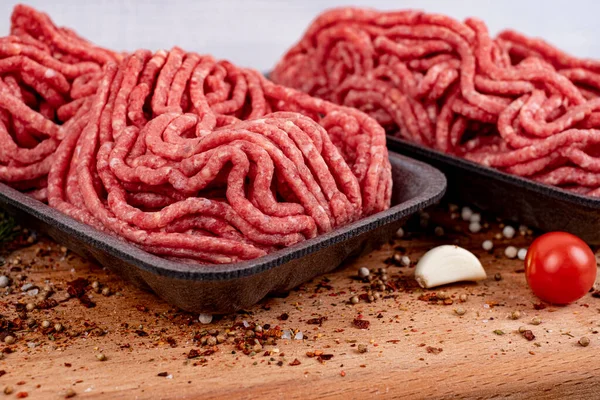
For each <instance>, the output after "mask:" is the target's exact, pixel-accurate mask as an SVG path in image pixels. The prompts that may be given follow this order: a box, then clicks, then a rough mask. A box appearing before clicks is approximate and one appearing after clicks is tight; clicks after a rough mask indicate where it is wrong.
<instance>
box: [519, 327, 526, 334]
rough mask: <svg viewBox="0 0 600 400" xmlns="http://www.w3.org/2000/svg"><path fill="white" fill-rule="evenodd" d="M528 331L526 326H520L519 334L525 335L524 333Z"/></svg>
mask: <svg viewBox="0 0 600 400" xmlns="http://www.w3.org/2000/svg"><path fill="white" fill-rule="evenodd" d="M526 330H527V327H526V326H523V325H522V326H520V327H519V333H523V332H525V331H526Z"/></svg>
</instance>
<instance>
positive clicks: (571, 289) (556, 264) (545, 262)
mask: <svg viewBox="0 0 600 400" xmlns="http://www.w3.org/2000/svg"><path fill="white" fill-rule="evenodd" d="M596 270H597V267H596V258H595V257H594V253H593V252H592V250H591V249H590V248H589V246H588V245H587V244H586V243H585V242H584V241H583V240H581V239H579V238H578V237H577V236H574V235H571V234H570V233H566V232H550V233H546V234H544V235H542V236H540V237H539V238H537V239H536V240H535V241H534V242H533V243H532V244H531V246H530V247H529V250H528V251H527V257H525V274H526V276H527V283H528V284H529V287H530V288H531V290H533V293H534V294H535V295H536V296H537V297H539V298H540V299H542V300H544V301H547V302H549V303H554V304H568V303H571V302H573V301H576V300H579V299H580V298H581V297H583V296H584V295H585V294H586V293H587V292H588V291H589V290H590V289H591V288H592V286H594V282H595V281H596V272H597V271H596Z"/></svg>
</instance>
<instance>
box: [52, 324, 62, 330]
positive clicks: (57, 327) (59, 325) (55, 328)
mask: <svg viewBox="0 0 600 400" xmlns="http://www.w3.org/2000/svg"><path fill="white" fill-rule="evenodd" d="M54 330H55V331H56V332H60V331H62V330H63V326H62V324H58V323H57V324H54Z"/></svg>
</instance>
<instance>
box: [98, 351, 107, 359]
mask: <svg viewBox="0 0 600 400" xmlns="http://www.w3.org/2000/svg"><path fill="white" fill-rule="evenodd" d="M96 359H97V360H98V361H106V360H107V358H106V356H105V355H104V353H98V354H96Z"/></svg>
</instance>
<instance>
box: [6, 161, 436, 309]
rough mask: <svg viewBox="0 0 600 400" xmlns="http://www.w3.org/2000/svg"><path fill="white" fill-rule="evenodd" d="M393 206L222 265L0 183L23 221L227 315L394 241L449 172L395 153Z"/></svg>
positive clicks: (192, 305)
mask: <svg viewBox="0 0 600 400" xmlns="http://www.w3.org/2000/svg"><path fill="white" fill-rule="evenodd" d="M390 162H391V164H392V176H393V181H394V190H393V197H392V207H391V208H390V209H388V210H386V211H383V212H380V213H378V214H375V215H372V216H370V217H367V218H363V219H361V220H359V221H356V222H354V223H352V224H349V225H346V226H343V227H340V228H338V229H336V230H334V231H332V232H330V233H328V234H325V235H321V236H318V237H316V238H313V239H310V240H306V241H304V242H302V243H299V244H297V245H294V246H291V247H289V248H286V249H283V250H280V251H277V252H274V253H271V254H268V255H266V256H264V257H261V258H258V259H255V260H250V261H245V262H239V263H232V264H224V265H190V264H185V263H178V262H174V261H169V260H165V259H162V258H159V257H157V256H154V255H152V254H149V253H147V252H145V251H143V250H140V249H138V248H137V247H135V246H133V245H131V244H128V243H126V242H124V241H122V240H120V239H118V238H116V237H114V236H110V235H107V234H105V233H102V232H100V231H98V230H96V229H94V228H92V227H89V226H87V225H84V224H82V223H80V222H77V221H75V220H74V219H72V218H70V217H68V216H66V215H64V214H62V213H60V212H59V211H56V210H54V209H52V208H50V207H48V206H47V205H45V204H43V203H41V202H39V201H37V200H34V199H31V198H29V197H27V196H25V195H24V194H22V193H20V192H18V191H16V190H14V189H12V188H9V187H8V186H6V185H3V184H0V207H2V208H4V209H5V210H6V211H8V212H9V213H11V214H13V215H15V216H16V218H18V221H19V223H21V224H22V225H25V226H29V227H32V228H34V229H36V230H38V231H40V232H43V233H46V234H47V235H49V236H50V237H52V238H53V239H54V240H56V241H57V242H59V243H62V244H64V245H65V246H67V247H68V248H69V249H71V250H72V251H74V252H76V253H78V254H80V255H81V256H83V257H85V258H88V259H90V260H92V261H96V262H97V263H99V264H100V265H103V266H106V267H109V268H111V269H112V270H114V271H116V272H117V273H119V274H121V275H123V276H124V277H125V278H127V279H129V280H130V281H132V282H133V283H134V284H137V285H138V286H140V287H142V288H145V289H148V290H151V291H153V292H155V293H156V294H157V295H158V296H160V297H162V298H163V299H165V300H166V301H167V302H169V303H171V304H173V305H175V306H177V307H180V308H181V309H184V310H187V311H192V312H203V313H215V314H217V313H230V312H234V311H236V310H239V309H242V308H245V307H249V306H251V305H253V304H255V303H257V302H258V301H260V300H261V299H262V298H263V297H265V296H266V295H267V294H268V293H269V292H284V291H288V290H290V289H292V288H294V287H295V286H298V285H300V284H301V283H303V282H305V281H307V280H309V279H311V278H313V277H315V276H317V275H319V274H323V273H326V272H329V271H331V270H333V269H335V268H336V267H337V266H339V265H340V264H341V263H342V262H343V261H344V260H345V259H346V258H348V257H350V256H355V255H359V254H361V253H364V252H368V251H370V250H371V249H372V248H373V247H374V246H376V245H377V244H379V243H381V242H384V241H386V240H389V238H390V237H391V236H392V235H393V233H394V232H395V231H396V230H397V229H398V228H399V227H400V226H401V224H402V223H403V222H404V221H405V220H406V219H407V218H408V217H409V216H410V215H411V214H413V213H415V212H416V211H418V210H421V209H423V208H425V207H427V206H429V205H431V204H433V203H436V202H437V201H439V200H440V199H441V197H442V196H443V194H444V191H445V190H446V179H445V177H444V175H443V174H442V173H441V172H440V171H438V170H436V169H435V168H433V167H431V166H429V165H426V164H424V163H422V162H419V161H415V160H412V159H410V158H407V157H404V156H401V155H398V154H393V153H390Z"/></svg>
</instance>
